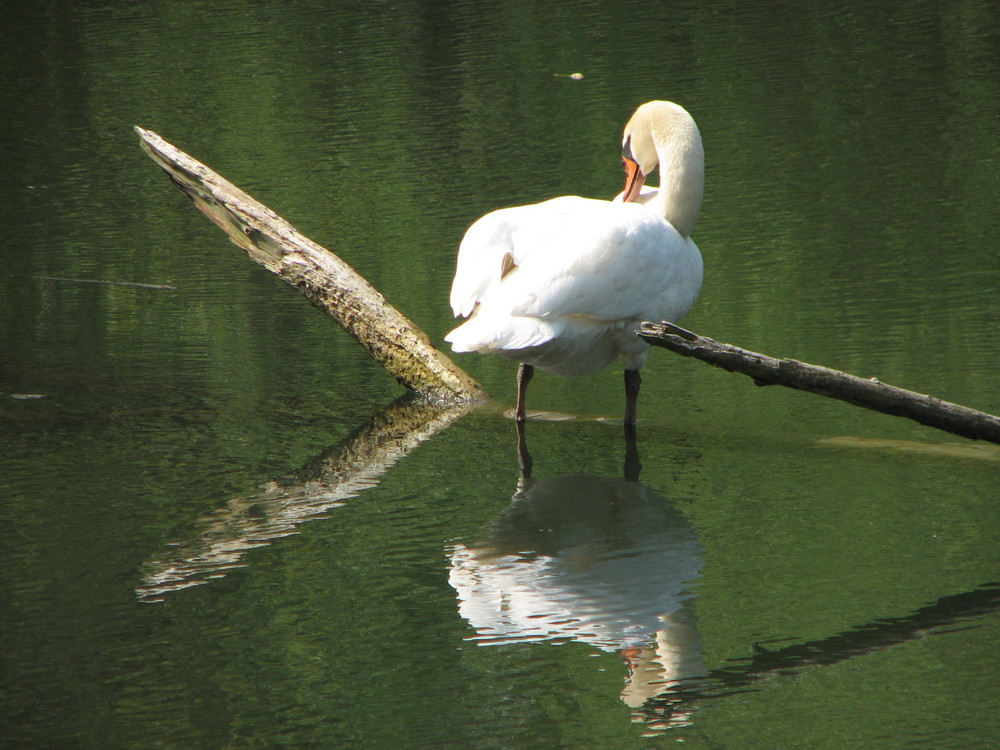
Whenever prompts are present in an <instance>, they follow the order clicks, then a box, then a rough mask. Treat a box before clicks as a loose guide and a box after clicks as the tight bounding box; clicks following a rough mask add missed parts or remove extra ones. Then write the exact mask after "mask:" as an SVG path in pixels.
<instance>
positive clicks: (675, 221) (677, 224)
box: [653, 122, 705, 237]
mask: <svg viewBox="0 0 1000 750" xmlns="http://www.w3.org/2000/svg"><path fill="white" fill-rule="evenodd" d="M656 135H657V134H656V133H655V132H654V134H653V137H654V140H655V142H656V155H657V156H658V157H659V160H660V187H659V191H658V193H657V196H656V199H655V201H656V202H655V205H654V210H656V211H657V212H658V213H659V214H660V215H661V216H662V217H663V218H664V219H666V220H667V221H669V222H670V223H671V224H672V225H673V227H674V229H676V230H677V231H678V232H679V233H680V234H681V235H682V236H684V237H687V236H688V235H690V234H691V230H693V229H694V225H695V222H696V221H697V220H698V211H699V210H700V209H701V197H702V194H703V193H704V190H705V151H704V149H703V148H702V145H701V134H700V133H699V132H698V127H697V126H696V125H695V124H694V122H691V123H690V127H685V128H683V130H682V132H680V133H678V132H677V131H676V130H674V132H673V133H672V134H671V136H670V138H664V139H660V138H657V137H656Z"/></svg>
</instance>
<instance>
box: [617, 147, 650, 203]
mask: <svg viewBox="0 0 1000 750" xmlns="http://www.w3.org/2000/svg"><path fill="white" fill-rule="evenodd" d="M622 166H624V167H625V194H624V195H622V201H623V202H624V203H631V202H633V201H635V199H636V198H638V197H639V191H640V190H642V185H643V183H645V182H646V175H644V174H643V173H642V170H641V169H639V165H638V163H636V161H635V160H634V159H630V158H629V157H627V156H623V157H622Z"/></svg>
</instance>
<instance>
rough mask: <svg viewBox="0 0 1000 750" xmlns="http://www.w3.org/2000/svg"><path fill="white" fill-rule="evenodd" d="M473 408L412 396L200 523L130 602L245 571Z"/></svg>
mask: <svg viewBox="0 0 1000 750" xmlns="http://www.w3.org/2000/svg"><path fill="white" fill-rule="evenodd" d="M473 408H475V407H474V406H470V405H458V406H452V407H440V406H429V405H428V404H427V403H426V402H424V401H421V400H419V399H416V398H413V397H412V396H410V395H406V396H403V397H401V398H399V399H397V400H396V401H394V402H393V403H391V404H390V405H389V406H387V407H386V408H384V409H382V410H381V411H379V412H378V413H376V414H375V415H373V416H372V417H371V418H370V419H369V420H368V421H367V422H366V423H365V424H363V425H362V426H361V427H359V428H358V429H356V430H355V431H354V432H352V433H351V434H350V435H348V436H347V437H346V438H345V439H344V440H343V441H341V442H340V443H338V444H337V445H335V446H333V447H332V448H330V449H329V450H327V451H325V452H324V453H323V454H321V455H320V456H317V457H316V458H315V459H313V460H312V461H310V462H309V463H308V464H306V465H305V466H304V467H302V468H301V469H299V470H298V471H297V472H295V473H294V474H292V475H290V476H288V477H283V478H281V479H276V480H273V481H270V482H267V483H266V484H265V485H263V486H262V487H261V488H260V489H259V490H258V491H256V492H253V493H251V494H249V495H242V496H240V497H235V498H233V499H231V500H229V501H228V502H227V503H226V504H225V505H224V506H223V507H221V508H218V509H217V510H215V511H213V512H212V513H210V514H209V515H207V516H204V517H202V518H200V519H198V520H197V521H196V522H195V527H196V531H195V532H194V533H193V534H192V535H191V536H189V537H188V538H186V539H181V540H178V541H176V542H172V543H171V544H170V545H169V546H168V548H167V549H166V550H164V552H163V553H162V554H160V555H157V556H156V557H154V558H152V559H150V560H148V561H147V562H146V563H145V564H144V565H143V571H144V575H143V581H142V584H141V585H140V586H139V587H138V588H136V595H137V596H138V598H139V599H140V600H141V601H145V602H154V601H160V600H162V599H163V597H164V595H166V594H168V593H170V592H172V591H179V590H181V589H186V588H190V587H192V586H198V585H200V584H204V583H208V582H209V581H211V580H214V579H217V578H221V577H223V576H224V575H226V574H227V573H228V572H229V571H230V570H232V569H233V568H240V567H244V566H245V565H246V563H245V562H244V561H243V557H244V555H245V554H246V553H247V552H248V551H249V550H251V549H254V548H256V547H263V546H266V545H268V544H270V543H271V542H272V541H274V540H275V539H279V538H281V537H285V536H289V535H291V534H295V533H296V529H297V527H298V526H299V525H300V524H302V523H305V522H306V521H310V520H313V519H314V518H317V517H319V516H322V515H323V514H325V513H327V512H328V511H329V510H331V509H333V508H337V507H339V506H341V505H343V504H344V502H345V501H346V500H348V499H349V498H352V497H355V496H356V495H358V494H359V493H360V492H362V491H364V490H366V489H368V488H370V487H374V486H375V485H377V484H378V482H379V478H380V477H381V476H382V475H383V474H384V473H385V472H386V471H387V470H388V469H389V468H390V467H392V465H393V464H395V463H396V462H397V461H398V460H399V459H401V458H403V457H404V456H406V455H407V454H408V453H410V451H412V450H413V449H414V448H416V447H417V446H418V445H420V444H421V443H422V442H424V441H425V440H427V439H428V438H429V437H431V436H432V435H434V434H435V433H437V432H439V431H440V430H442V429H444V428H445V427H447V426H448V425H450V424H451V423H452V422H454V421H455V420H456V419H458V418H459V417H461V416H462V415H464V414H466V413H467V412H469V411H470V410H471V409H473Z"/></svg>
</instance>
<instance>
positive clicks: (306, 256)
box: [135, 127, 486, 403]
mask: <svg viewBox="0 0 1000 750" xmlns="http://www.w3.org/2000/svg"><path fill="white" fill-rule="evenodd" d="M135 130H136V132H137V133H138V134H139V137H140V138H141V139H142V147H143V149H145V151H146V152H147V153H148V154H149V155H150V156H151V157H152V158H153V160H154V161H155V162H156V163H157V164H159V165H160V166H161V167H162V168H163V170H164V171H165V172H166V173H167V175H168V176H169V177H170V179H171V180H172V181H173V182H174V184H175V185H177V187H179V188H180V189H181V190H182V191H183V192H184V193H185V194H186V195H187V196H188V197H189V198H191V200H192V201H194V204H195V206H197V208H198V210H200V211H201V212H202V213H203V214H205V216H207V217H208V218H209V219H211V220H212V221H213V222H214V223H215V224H217V225H218V226H219V228H220V229H222V231H223V232H225V233H226V234H227V235H228V236H229V238H230V239H231V240H232V241H233V242H234V243H235V244H236V245H238V246H239V247H241V248H242V249H243V250H245V251H246V252H247V254H248V255H249V256H250V257H251V258H252V259H253V260H255V261H257V262H258V263H260V264H261V265H262V266H264V267H265V268H267V269H268V270H269V271H271V272H273V273H275V274H277V275H278V276H280V277H281V278H282V279H284V280H285V281H286V282H288V283H289V284H291V285H292V286H294V287H296V288H297V289H298V290H299V291H300V292H302V294H304V295H305V296H306V298H307V299H308V300H309V301H310V302H311V303H312V304H313V305H315V306H316V307H318V308H319V309H320V310H322V311H323V312H325V313H326V314H327V315H329V316H330V317H332V318H333V319H334V320H336V321H337V322H338V323H339V324H340V325H341V326H342V327H343V328H344V330H345V331H347V332H348V333H349V334H350V335H351V336H352V337H354V339H356V340H357V341H358V343H360V344H361V345H362V346H363V347H364V348H365V349H366V350H367V351H368V353H369V354H370V355H371V356H372V358H373V359H375V361H377V362H378V363H379V364H381V365H382V366H383V367H384V368H385V369H386V370H388V371H389V373H390V374H391V375H393V376H394V377H395V378H396V380H397V381H398V382H399V383H400V384H401V385H403V386H404V387H405V388H407V389H409V390H411V391H413V392H415V393H418V394H420V395H421V396H424V397H425V398H427V399H429V400H431V401H434V402H440V403H475V402H480V401H484V400H485V399H486V394H485V392H484V391H483V389H482V388H481V387H480V386H479V384H478V383H476V381H475V380H473V379H472V378H471V377H469V375H467V374H466V373H465V372H464V371H463V370H462V369H461V368H459V367H458V366H457V365H456V364H455V363H454V362H452V361H451V360H450V359H449V358H448V357H447V356H446V355H445V354H443V353H442V352H440V351H438V350H437V349H435V348H434V347H433V346H432V345H431V342H430V339H428V337H427V335H426V334H425V333H424V332H423V331H421V330H420V329H419V328H418V327H417V326H416V325H414V324H413V323H412V322H411V321H410V320H408V319H407V318H406V317H405V316H404V315H403V314H402V313H400V312H399V311H398V310H396V308H394V307H393V306H392V305H390V304H389V303H388V302H387V301H386V299H385V297H383V296H382V295H381V294H380V293H379V292H378V290H376V289H375V288H374V287H373V286H372V285H371V284H369V283H368V282H367V281H366V280H365V279H364V278H362V277H361V276H360V275H359V274H358V273H357V272H356V271H355V270H354V269H353V268H351V267H350V266H349V265H347V264H346V263H344V261H342V260H341V259H340V258H338V257H337V256H336V255H334V254H333V253H331V252H330V251H329V250H326V249H325V248H323V247H321V246H320V245H318V244H316V243H315V242H313V241H312V240H310V239H309V238H308V237H305V236H303V235H302V234H300V233H299V232H297V231H296V230H295V228H294V227H293V226H292V225H291V224H289V223H288V222H287V221H285V220H284V219H282V218H281V217H280V216H278V215H277V214H275V213H274V212H273V211H271V210H270V209H269V208H267V206H264V205H263V204H261V203H258V202H257V201H255V200H254V199H253V198H251V197H250V196H249V195H247V194H246V193H244V192H243V191H242V190H240V189H239V188H237V187H236V186H235V185H233V184H232V183H230V182H228V181H226V180H225V179H223V178H222V177H221V176H219V175H218V174H216V173H215V172H213V171H212V170H211V169H209V168H208V167H206V166H205V165H204V164H202V163H201V162H199V161H197V160H195V159H193V158H191V157H190V156H188V155H187V154H185V153H184V152H183V151H180V150H179V149H177V148H176V147H174V146H172V145H171V144H170V143H167V141H165V140H163V138H161V137H160V136H159V135H157V134H156V133H154V132H152V131H150V130H144V129H143V128H139V127H137V128H136V129H135Z"/></svg>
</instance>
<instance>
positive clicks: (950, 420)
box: [639, 323, 1000, 443]
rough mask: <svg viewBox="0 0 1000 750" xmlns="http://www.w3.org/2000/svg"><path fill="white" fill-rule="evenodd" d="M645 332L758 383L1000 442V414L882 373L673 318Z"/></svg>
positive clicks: (643, 334) (645, 327)
mask: <svg viewBox="0 0 1000 750" xmlns="http://www.w3.org/2000/svg"><path fill="white" fill-rule="evenodd" d="M639 335H640V336H641V337H642V338H643V339H644V340H645V341H646V342H648V343H650V344H652V345H653V346H660V347H663V348H664V349H669V350H670V351H672V352H675V353H677V354H681V355H683V356H685V357H694V358H695V359H700V360H701V361H703V362H707V363H708V364H710V365H714V366H716V367H721V368H722V369H724V370H728V371H729V372H738V373H742V374H743V375H747V376H749V377H751V378H753V381H754V383H756V384H757V385H783V386H786V387H788V388H795V389H797V390H800V391H809V392H810V393H816V394H819V395H820V396H827V397H829V398H836V399H839V400H841V401H846V402H848V403H851V404H854V405H855V406H862V407H864V408H866V409H873V410H875V411H879V412H882V413H883V414H891V415H893V416H897V417H906V418H907V419H912V420H914V421H916V422H920V424H923V425H927V426H928V427H935V428H937V429H939V430H945V431H946V432H951V433H953V434H955V435H961V436H963V437H967V438H972V439H973V440H987V441H989V442H992V443H1000V417H996V416H994V415H992V414H987V413H986V412H982V411H976V410H975V409H970V408H968V407H966V406H959V405H958V404H952V403H949V402H948V401H942V400H941V399H938V398H934V397H933V396H927V395H924V394H921V393H915V392H913V391H908V390H905V389H903V388H897V387H896V386H893V385H889V384H888V383H882V382H880V381H879V380H878V379H877V378H869V379H866V378H859V377H857V376H855V375H849V374H848V373H846V372H841V371H840V370H832V369H830V368H828V367H820V366H819V365H811V364H808V363H806V362H799V361H797V360H794V359H777V358H775V357H769V356H767V355H766V354H759V353H757V352H752V351H749V350H747V349H741V348H740V347H738V346H732V345H731V344H723V343H721V342H718V341H715V340H713V339H710V338H706V337H704V336H698V335H697V334H694V333H692V332H691V331H687V330H685V329H683V328H681V327H679V326H676V325H674V324H672V323H643V324H642V326H641V328H640V330H639Z"/></svg>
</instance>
